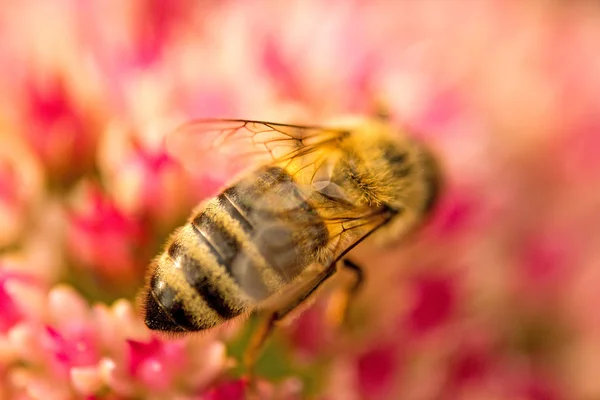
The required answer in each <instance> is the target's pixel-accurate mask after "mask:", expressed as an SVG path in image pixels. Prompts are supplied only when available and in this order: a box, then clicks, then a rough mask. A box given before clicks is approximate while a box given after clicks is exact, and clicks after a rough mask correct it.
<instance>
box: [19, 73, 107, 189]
mask: <svg viewBox="0 0 600 400" xmlns="http://www.w3.org/2000/svg"><path fill="white" fill-rule="evenodd" d="M68 85H69V83H68V79H66V78H64V77H62V76H59V75H52V76H51V77H50V78H49V79H46V80H42V79H38V80H35V79H32V80H31V81H30V82H29V85H28V87H27V89H28V90H27V95H28V99H27V108H28V115H27V119H28V121H29V123H28V127H27V129H26V130H25V134H26V137H27V139H28V141H29V143H30V145H31V148H32V149H33V150H34V151H35V153H36V154H37V155H38V157H39V158H40V159H41V160H42V162H43V163H44V164H45V165H46V166H47V168H48V171H49V174H50V179H51V180H53V181H56V180H58V181H59V182H58V183H63V184H64V183H72V182H73V181H74V180H75V179H77V178H78V177H79V176H80V175H81V174H82V173H83V172H85V171H86V170H88V169H89V168H90V167H91V165H92V163H93V157H94V151H95V141H96V132H95V129H96V128H95V127H94V125H93V121H92V119H91V118H88V117H86V113H84V111H83V110H81V109H80V107H81V105H80V104H79V103H78V102H77V100H76V99H75V98H74V95H73V94H72V93H70V88H69V87H68Z"/></svg>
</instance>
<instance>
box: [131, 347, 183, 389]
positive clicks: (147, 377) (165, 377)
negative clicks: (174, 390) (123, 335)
mask: <svg viewBox="0 0 600 400" xmlns="http://www.w3.org/2000/svg"><path fill="white" fill-rule="evenodd" d="M126 343H127V347H128V364H129V374H130V375H131V376H132V377H133V378H135V379H138V380H139V381H140V383H142V384H144V385H146V386H147V387H148V388H149V389H150V390H157V391H162V390H165V389H166V388H168V387H170V386H172V385H173V381H174V380H175V379H176V377H177V376H178V375H179V374H180V373H181V371H183V370H185V369H186V368H187V367H188V366H187V365H186V361H187V360H186V358H187V357H186V355H185V353H184V352H185V350H186V349H185V343H184V342H182V341H159V340H158V339H157V338H154V337H153V338H152V339H151V340H150V342H148V343H145V342H139V341H135V340H127V342H126Z"/></svg>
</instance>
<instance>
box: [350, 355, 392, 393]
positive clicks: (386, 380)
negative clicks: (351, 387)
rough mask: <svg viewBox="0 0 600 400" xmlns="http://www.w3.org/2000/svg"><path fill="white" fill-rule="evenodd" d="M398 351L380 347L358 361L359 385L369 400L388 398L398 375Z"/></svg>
mask: <svg viewBox="0 0 600 400" xmlns="http://www.w3.org/2000/svg"><path fill="white" fill-rule="evenodd" d="M397 367H398V361H397V355H396V349H395V347H394V346H391V345H379V346H378V347H375V348H373V349H371V350H369V351H368V352H366V353H364V354H362V355H361V356H360V357H359V358H358V361H357V369H358V385H359V388H360V391H361V392H362V393H363V395H364V396H366V397H367V398H382V399H383V398H386V396H387V394H388V391H389V390H390V389H391V387H392V384H393V382H394V377H395V376H396V375H397Z"/></svg>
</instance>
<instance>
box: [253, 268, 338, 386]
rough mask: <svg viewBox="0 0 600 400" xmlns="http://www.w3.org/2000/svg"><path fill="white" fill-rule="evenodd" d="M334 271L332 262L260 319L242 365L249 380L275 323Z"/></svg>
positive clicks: (309, 294) (308, 295)
mask: <svg viewBox="0 0 600 400" xmlns="http://www.w3.org/2000/svg"><path fill="white" fill-rule="evenodd" d="M335 271H336V268H335V264H332V265H331V266H329V267H328V268H327V269H325V270H324V271H323V272H321V273H320V274H319V275H317V276H315V277H314V278H313V279H311V280H310V281H309V282H307V283H306V284H305V285H304V286H303V288H302V289H301V290H300V291H299V295H298V296H297V297H295V298H294V299H293V300H291V301H290V302H289V303H288V304H286V305H284V306H283V307H282V308H280V309H278V310H276V311H274V312H271V313H269V314H268V315H267V317H266V318H265V319H264V320H263V321H262V323H261V325H260V326H259V328H258V329H256V331H255V332H254V334H253V335H252V338H251V340H250V345H249V346H248V349H247V350H246V353H245V357H244V365H245V367H246V371H247V372H248V375H249V378H250V380H251V381H252V380H253V378H254V367H255V365H256V362H257V361H258V357H259V356H260V353H261V352H262V349H263V348H264V345H265V343H266V341H267V339H268V337H269V336H270V335H271V332H273V328H274V327H275V323H276V322H277V321H279V320H282V319H283V318H285V317H286V316H287V315H288V314H289V313H290V312H291V311H292V310H294V309H295V308H296V307H298V306H299V305H300V304H301V303H303V302H304V301H305V300H306V299H308V298H309V297H310V296H311V295H312V294H313V293H314V292H315V291H316V290H317V289H318V288H319V287H320V286H321V285H322V284H323V282H325V281H326V280H327V279H328V278H329V277H331V275H333V274H334V273H335Z"/></svg>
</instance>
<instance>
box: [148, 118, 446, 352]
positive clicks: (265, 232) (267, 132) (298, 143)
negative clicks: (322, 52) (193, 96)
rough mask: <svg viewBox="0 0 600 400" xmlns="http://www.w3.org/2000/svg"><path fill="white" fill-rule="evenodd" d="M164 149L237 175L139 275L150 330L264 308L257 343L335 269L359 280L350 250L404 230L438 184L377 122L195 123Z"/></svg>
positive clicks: (431, 164) (429, 162)
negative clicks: (331, 124)
mask: <svg viewBox="0 0 600 400" xmlns="http://www.w3.org/2000/svg"><path fill="white" fill-rule="evenodd" d="M167 146H168V150H169V151H170V152H171V153H172V154H174V155H176V157H177V158H178V159H179V160H181V161H182V162H183V164H184V165H185V166H186V167H188V168H191V169H196V170H197V169H200V170H201V171H202V172H203V173H209V174H212V175H213V176H218V177H231V176H232V177H234V179H233V181H231V182H230V183H229V184H227V185H225V188H224V189H223V190H222V191H221V192H220V193H219V194H218V195H217V196H215V197H213V198H210V199H208V200H205V201H204V202H203V203H201V204H200V205H199V206H198V207H197V209H196V210H195V211H194V212H193V213H192V215H191V217H190V219H189V220H188V222H187V224H185V225H184V226H182V227H180V228H179V229H178V230H176V232H175V233H174V234H173V235H172V236H171V237H170V239H169V240H168V241H167V243H166V246H165V250H164V252H163V253H162V254H161V255H159V256H158V257H157V258H156V260H155V261H154V263H153V266H152V268H150V270H149V271H148V275H147V283H146V288H145V291H144V294H143V297H144V299H143V301H144V303H145V308H144V312H145V323H146V325H147V326H148V327H149V328H151V329H154V330H159V331H168V332H192V331H201V330H205V329H209V328H212V327H215V326H217V325H219V324H221V323H223V322H225V321H228V320H231V319H233V318H236V317H238V316H241V315H245V314H249V313H250V312H253V311H256V310H265V311H266V312H267V313H268V314H269V318H268V321H269V325H268V329H265V330H264V332H263V337H261V338H259V339H258V340H257V341H258V342H259V344H260V342H262V341H263V340H264V336H265V335H266V333H267V332H268V331H269V330H270V326H271V325H272V324H274V323H275V322H277V321H279V320H281V319H282V318H283V317H285V316H286V315H287V314H288V313H289V312H290V311H292V310H294V309H295V308H296V307H297V306H298V305H299V304H301V303H302V302H303V301H304V300H305V299H307V298H308V297H309V296H310V295H311V294H312V293H313V292H314V291H315V290H316V289H317V288H319V286H321V284H322V283H323V282H325V281H326V280H327V279H328V278H329V277H331V276H332V275H333V274H334V273H335V272H336V271H337V270H338V269H339V268H348V269H350V270H352V271H354V272H355V273H356V276H357V283H360V280H361V278H362V272H361V268H360V267H359V266H358V265H357V264H356V263H354V262H353V261H351V260H350V259H349V258H348V253H349V252H350V250H352V249H353V248H354V247H355V246H356V245H358V244H359V243H360V242H362V241H363V240H364V239H366V238H367V237H369V236H371V235H372V236H373V237H375V238H378V239H379V242H381V243H386V242H387V243H389V242H390V241H393V240H394V239H397V238H401V237H402V236H404V235H405V233H407V232H408V231H409V230H411V229H412V228H414V227H416V226H417V225H419V223H420V222H421V221H422V220H423V219H424V217H425V216H427V215H428V214H429V212H430V210H431V209H432V207H433V205H434V203H435V201H436V198H437V197H438V191H439V186H440V185H439V173H438V168H437V165H436V162H435V161H434V158H433V157H432V156H431V154H430V153H429V152H428V151H427V150H426V149H425V148H424V147H423V146H422V145H421V144H419V143H418V142H416V141H414V140H412V139H411V138H409V137H408V136H407V135H404V134H402V133H401V132H398V131H396V130H395V129H394V128H393V126H392V125H391V124H390V123H389V122H388V121H385V120H383V119H375V118H373V119H367V118H365V119H357V120H352V121H351V122H350V121H348V122H340V123H339V124H338V125H336V126H335V127H327V126H323V127H318V126H300V125H287V124H279V123H271V122H261V121H250V120H198V121H192V122H190V123H187V124H185V125H184V126H182V127H181V128H179V129H177V130H176V131H175V132H173V133H172V134H170V135H168V137H167ZM355 287H358V284H357V285H355Z"/></svg>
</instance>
